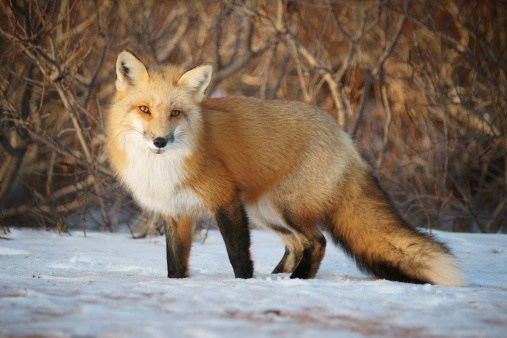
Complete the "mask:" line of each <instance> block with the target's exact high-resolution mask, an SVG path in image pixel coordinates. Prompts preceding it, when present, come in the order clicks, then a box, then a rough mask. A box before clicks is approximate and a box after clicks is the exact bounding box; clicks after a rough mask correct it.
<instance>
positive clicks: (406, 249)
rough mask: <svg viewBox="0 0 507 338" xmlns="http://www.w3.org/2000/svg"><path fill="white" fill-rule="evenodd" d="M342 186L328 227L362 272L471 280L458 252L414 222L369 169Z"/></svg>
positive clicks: (450, 282) (455, 282)
mask: <svg viewBox="0 0 507 338" xmlns="http://www.w3.org/2000/svg"><path fill="white" fill-rule="evenodd" d="M340 192H341V193H340V202H339V203H338V208H337V209H336V210H335V212H334V214H333V215H332V217H331V219H330V220H329V221H328V222H327V225H328V227H329V229H328V230H329V231H330V233H331V234H332V237H333V239H334V241H335V242H337V243H338V244H340V245H341V246H342V247H343V248H344V249H345V250H346V252H347V253H348V254H349V255H350V256H352V257H353V258H355V260H356V262H357V265H358V267H359V268H360V269H361V270H362V271H363V272H365V273H369V274H373V275H375V276H377V277H379V278H385V279H389V280H393V281H400V282H410V283H431V284H439V285H447V286H462V285H465V284H466V281H465V279H466V277H465V275H464V273H463V272H462V271H461V264H460V262H459V261H458V260H457V259H456V257H454V255H452V254H451V252H450V251H449V249H448V248H447V247H446V246H445V245H444V244H442V243H440V242H438V241H437V240H435V239H434V238H433V237H432V236H431V235H426V234H423V233H421V232H419V231H417V230H416V229H414V228H413V227H411V226H409V225H408V224H407V223H406V222H405V221H404V220H403V219H402V218H401V217H400V216H399V215H398V214H397V212H396V210H395V209H394V207H393V206H392V204H391V202H390V200H389V198H388V196H387V195H386V194H385V192H384V191H383V190H382V188H381V187H380V185H379V184H378V182H377V180H376V179H375V178H374V177H373V176H372V175H371V174H370V173H367V174H365V175H364V177H362V179H355V180H354V179H353V180H349V181H348V182H347V183H346V184H345V186H344V187H342V189H340Z"/></svg>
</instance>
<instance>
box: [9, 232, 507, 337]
mask: <svg viewBox="0 0 507 338" xmlns="http://www.w3.org/2000/svg"><path fill="white" fill-rule="evenodd" d="M434 233H436V236H437V237H438V238H440V239H441V240H443V241H445V242H446V243H447V244H448V245H449V246H450V247H451V248H453V251H454V252H455V254H456V255H457V256H458V258H459V259H460V260H461V261H462V262H463V264H464V267H465V270H466V273H467V274H468V277H469V285H468V286H466V287H443V286H434V285H429V284H427V285H415V284H404V283H396V282H390V281H386V280H378V279H375V278H371V277H367V276H365V275H363V274H362V273H361V272H360V271H359V270H358V269H357V268H356V267H355V264H354V262H353V261H351V260H350V259H349V258H347V257H346V256H345V254H344V253H343V252H342V251H341V250H340V249H339V248H337V247H335V246H334V245H332V244H331V242H330V241H329V242H328V243H329V245H328V246H327V249H326V256H325V258H324V261H323V263H322V265H321V268H320V270H319V273H318V274H317V276H316V278H314V279H312V280H291V279H289V276H288V275H287V274H281V275H271V274H270V272H271V270H272V269H273V268H274V267H275V266H276V264H277V263H278V261H279V260H280V259H281V257H282V255H283V252H284V248H283V244H282V242H281V241H280V239H278V237H277V236H276V235H275V234H273V233H271V232H265V231H259V230H254V231H252V256H253V259H254V261H255V276H254V278H253V279H249V280H238V279H234V275H233V272H232V268H231V266H230V264H229V261H228V258H227V254H226V251H225V246H224V244H223V241H222V238H221V236H220V234H219V232H218V231H215V230H210V231H209V236H208V238H207V239H206V241H205V242H204V243H200V242H194V244H193V247H192V254H191V258H190V277H189V278H186V279H168V278H166V263H165V243H164V241H165V240H164V238H163V237H155V238H150V239H142V240H134V239H132V238H131V236H130V235H129V234H126V233H99V232H87V236H86V237H84V235H83V233H82V232H80V231H74V232H71V235H70V236H69V235H57V234H54V233H51V232H44V231H41V230H30V229H26V228H25V229H16V228H11V232H10V233H8V234H6V235H1V236H2V237H3V238H9V239H11V240H6V239H0V336H2V337H3V336H10V335H16V336H51V337H68V336H94V337H113V336H114V337H118V336H121V337H146V336H149V337H272V336H274V337H337V336H339V337H363V336H369V337H371V336H373V337H377V336H378V337H382V336H389V337H428V336H455V337H505V336H507V236H506V235H484V234H458V233H444V232H435V231H434Z"/></svg>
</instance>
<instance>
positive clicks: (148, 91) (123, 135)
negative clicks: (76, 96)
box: [109, 50, 213, 154]
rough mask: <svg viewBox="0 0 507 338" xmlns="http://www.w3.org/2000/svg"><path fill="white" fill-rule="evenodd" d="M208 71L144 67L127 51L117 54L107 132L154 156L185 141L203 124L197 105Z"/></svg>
mask: <svg viewBox="0 0 507 338" xmlns="http://www.w3.org/2000/svg"><path fill="white" fill-rule="evenodd" d="M212 72H213V69H212V66H211V64H202V65H200V66H197V67H195V68H193V69H190V70H188V71H185V70H183V69H181V68H178V67H174V66H169V65H166V66H156V67H153V68H148V67H146V65H145V64H144V63H143V62H142V61H141V60H140V59H139V58H138V57H137V56H136V55H134V54H133V53H132V52H130V51H128V50H123V51H121V52H120V54H119V55H118V58H117V60H116V89H117V94H116V98H115V100H114V103H113V106H112V107H111V113H110V116H109V128H110V131H109V133H110V134H111V133H112V134H115V135H116V137H118V138H120V140H118V141H119V142H120V146H121V145H125V144H126V143H129V142H127V141H128V140H127V139H129V140H133V139H135V142H136V148H137V149H138V151H152V152H154V153H156V154H162V153H164V152H165V151H167V150H168V149H170V148H171V147H174V146H176V145H178V144H180V145H184V144H188V143H190V142H191V139H192V136H193V134H194V133H195V132H196V131H198V130H199V128H200V124H201V123H202V121H201V114H200V106H199V103H200V102H201V101H202V99H203V98H204V94H205V91H206V88H207V87H208V85H209V83H210V80H211V75H212ZM139 143H141V144H142V146H141V148H139ZM143 149H144V150H143Z"/></svg>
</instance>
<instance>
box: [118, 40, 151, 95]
mask: <svg viewBox="0 0 507 338" xmlns="http://www.w3.org/2000/svg"><path fill="white" fill-rule="evenodd" d="M146 80H148V70H147V69H146V66H145V65H144V63H143V62H142V61H141V60H140V59H139V58H138V57H137V56H136V55H135V54H134V53H132V52H131V51H129V50H128V49H124V50H122V51H121V52H120V54H118V58H117V59H116V89H117V90H118V91H124V90H126V89H127V87H128V86H135V85H136V84H139V83H142V82H144V81H146Z"/></svg>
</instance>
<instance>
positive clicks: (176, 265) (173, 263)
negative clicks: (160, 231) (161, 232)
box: [162, 216, 193, 278]
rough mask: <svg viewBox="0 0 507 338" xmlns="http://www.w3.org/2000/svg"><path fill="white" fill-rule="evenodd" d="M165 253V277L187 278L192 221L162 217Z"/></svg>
mask: <svg viewBox="0 0 507 338" xmlns="http://www.w3.org/2000/svg"><path fill="white" fill-rule="evenodd" d="M162 218H163V220H164V228H165V239H166V253H167V277H169V278H185V277H188V258H189V257H190V248H191V246H192V225H193V220H191V219H184V218H177V219H173V218H172V217H169V216H163V217H162Z"/></svg>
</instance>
